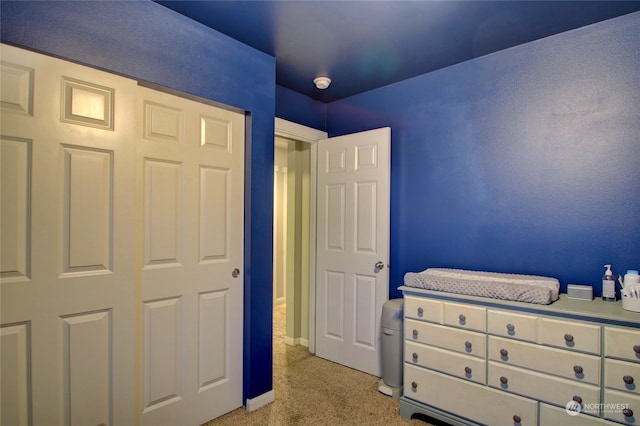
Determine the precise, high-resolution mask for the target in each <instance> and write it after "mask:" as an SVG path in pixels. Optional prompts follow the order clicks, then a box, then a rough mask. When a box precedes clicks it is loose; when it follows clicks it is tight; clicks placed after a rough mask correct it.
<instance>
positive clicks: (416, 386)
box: [411, 382, 418, 390]
mask: <svg viewBox="0 0 640 426" xmlns="http://www.w3.org/2000/svg"><path fill="white" fill-rule="evenodd" d="M411 389H413V390H416V389H418V384H417V383H416V382H411Z"/></svg>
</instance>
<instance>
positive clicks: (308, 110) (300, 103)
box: [276, 86, 327, 132]
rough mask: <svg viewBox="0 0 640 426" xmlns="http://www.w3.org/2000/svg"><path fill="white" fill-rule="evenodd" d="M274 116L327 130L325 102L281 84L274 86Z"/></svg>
mask: <svg viewBox="0 0 640 426" xmlns="http://www.w3.org/2000/svg"><path fill="white" fill-rule="evenodd" d="M276 117H278V118H282V119H283V120H288V121H293V122H294V123H298V124H302V125H303V126H307V127H311V128H313V129H318V130H322V131H323V132H326V131H327V104H325V103H324V102H320V101H316V100H315V99H311V98H310V97H308V96H305V95H303V94H300V93H298V92H294V91H293V90H291V89H287V88H286V87H283V86H276Z"/></svg>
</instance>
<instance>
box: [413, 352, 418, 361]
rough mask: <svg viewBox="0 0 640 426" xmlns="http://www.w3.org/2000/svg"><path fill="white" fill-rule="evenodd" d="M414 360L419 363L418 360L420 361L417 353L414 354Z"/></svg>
mask: <svg viewBox="0 0 640 426" xmlns="http://www.w3.org/2000/svg"><path fill="white" fill-rule="evenodd" d="M413 360H414V361H417V360H418V354H417V353H415V352H414V353H413Z"/></svg>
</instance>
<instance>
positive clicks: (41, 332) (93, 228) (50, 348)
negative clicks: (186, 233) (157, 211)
mask: <svg viewBox="0 0 640 426" xmlns="http://www.w3.org/2000/svg"><path fill="white" fill-rule="evenodd" d="M1 47H2V52H1V53H2V74H1V75H2V123H1V125H2V130H1V131H2V145H1V147H2V153H1V154H2V200H1V202H2V223H1V225H2V226H1V232H2V272H1V274H2V275H1V278H2V281H1V284H0V285H1V287H0V290H1V291H2V313H1V318H2V321H1V323H2V329H1V330H2V340H1V343H0V344H1V349H2V407H1V408H2V419H1V420H2V424H3V425H4V424H7V425H29V424H34V425H46V424H59V425H100V424H105V425H111V424H135V422H136V391H135V375H136V370H135V365H136V363H135V357H136V321H137V320H136V308H137V303H136V291H137V290H136V279H135V277H136V274H135V259H136V250H135V247H136V237H135V227H134V225H135V223H134V221H133V220H132V218H134V217H135V209H134V206H135V204H136V200H135V196H136V194H135V191H134V190H132V187H131V185H132V182H134V181H135V176H136V175H135V158H136V154H135V113H134V107H135V98H134V97H135V90H136V83H135V82H134V81H131V80H128V79H124V78H121V77H117V76H113V75H110V74H107V73H104V72H100V71H96V70H93V69H89V68H85V67H80V66H78V65H75V64H70V63H67V62H63V61H60V60H55V59H52V58H48V57H46V56H42V55H38V54H35V53H32V52H27V51H24V50H20V49H16V48H13V47H10V46H6V45H2V46H1Z"/></svg>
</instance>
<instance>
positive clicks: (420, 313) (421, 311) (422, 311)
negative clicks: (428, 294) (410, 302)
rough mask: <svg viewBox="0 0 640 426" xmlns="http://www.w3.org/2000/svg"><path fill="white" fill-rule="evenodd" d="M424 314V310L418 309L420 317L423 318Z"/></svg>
mask: <svg viewBox="0 0 640 426" xmlns="http://www.w3.org/2000/svg"><path fill="white" fill-rule="evenodd" d="M423 313H424V309H422V308H418V315H419V316H422V314H423Z"/></svg>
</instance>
